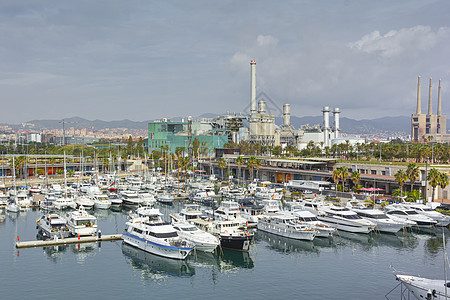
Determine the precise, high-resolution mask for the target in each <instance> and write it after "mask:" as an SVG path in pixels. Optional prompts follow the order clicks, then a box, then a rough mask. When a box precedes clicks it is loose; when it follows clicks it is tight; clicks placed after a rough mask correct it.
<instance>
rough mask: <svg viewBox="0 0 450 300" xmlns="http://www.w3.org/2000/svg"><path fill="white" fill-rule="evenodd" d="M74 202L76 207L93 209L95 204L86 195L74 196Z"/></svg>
mask: <svg viewBox="0 0 450 300" xmlns="http://www.w3.org/2000/svg"><path fill="white" fill-rule="evenodd" d="M75 203H76V204H77V206H78V207H84V208H85V209H93V208H94V205H95V203H94V201H92V200H91V199H89V197H88V196H86V195H79V196H76V198H75Z"/></svg>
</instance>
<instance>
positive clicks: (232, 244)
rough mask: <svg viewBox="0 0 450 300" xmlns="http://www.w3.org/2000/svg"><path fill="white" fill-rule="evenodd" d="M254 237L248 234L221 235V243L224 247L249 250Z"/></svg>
mask: <svg viewBox="0 0 450 300" xmlns="http://www.w3.org/2000/svg"><path fill="white" fill-rule="evenodd" d="M252 239H253V235H246V236H229V235H221V236H220V245H221V246H222V248H227V249H233V250H239V251H245V252H247V251H248V250H249V249H250V243H251V241H252Z"/></svg>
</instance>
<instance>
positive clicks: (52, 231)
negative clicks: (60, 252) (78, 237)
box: [36, 213, 71, 239]
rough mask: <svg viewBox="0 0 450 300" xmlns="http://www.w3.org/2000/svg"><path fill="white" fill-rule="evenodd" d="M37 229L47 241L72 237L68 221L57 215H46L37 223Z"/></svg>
mask: <svg viewBox="0 0 450 300" xmlns="http://www.w3.org/2000/svg"><path fill="white" fill-rule="evenodd" d="M36 229H37V230H38V233H39V234H41V235H42V236H43V237H44V238H45V239H53V238H55V237H57V238H67V237H69V236H70V234H71V233H70V231H69V228H68V227H67V220H66V219H64V218H63V217H61V216H60V215H58V214H55V213H49V214H45V215H43V216H42V217H40V218H39V219H38V220H37V221H36Z"/></svg>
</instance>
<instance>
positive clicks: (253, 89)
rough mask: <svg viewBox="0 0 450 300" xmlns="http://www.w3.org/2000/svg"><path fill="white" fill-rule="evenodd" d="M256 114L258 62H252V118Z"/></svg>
mask: <svg viewBox="0 0 450 300" xmlns="http://www.w3.org/2000/svg"><path fill="white" fill-rule="evenodd" d="M254 114H256V61H254V60H252V61H251V62H250V117H251V116H253V115H254Z"/></svg>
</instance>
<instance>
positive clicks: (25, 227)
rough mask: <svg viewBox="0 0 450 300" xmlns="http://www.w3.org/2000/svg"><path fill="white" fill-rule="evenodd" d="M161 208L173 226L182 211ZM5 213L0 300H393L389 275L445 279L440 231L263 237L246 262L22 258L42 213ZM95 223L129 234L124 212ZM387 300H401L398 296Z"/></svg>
mask: <svg viewBox="0 0 450 300" xmlns="http://www.w3.org/2000/svg"><path fill="white" fill-rule="evenodd" d="M159 208H160V209H161V212H163V213H164V214H165V216H166V217H167V216H168V214H169V213H170V212H173V211H176V210H177V206H176V205H175V206H173V207H171V206H170V207H169V206H159ZM0 213H2V214H6V219H5V221H4V222H2V223H0V266H1V272H0V282H1V283H2V287H3V288H2V291H1V296H0V298H1V299H57V298H59V299H61V298H63V299H82V298H85V299H155V298H161V299H212V298H220V299H386V298H385V295H386V294H387V293H388V292H389V291H390V290H391V289H393V288H394V287H395V286H396V285H397V284H398V282H397V281H396V280H395V276H394V274H393V269H392V268H390V266H391V265H392V266H393V267H394V268H395V269H396V270H397V271H398V272H401V273H406V274H411V275H420V276H424V277H429V278H439V279H442V278H443V276H444V263H443V261H444V258H443V257H444V251H443V240H442V229H441V228H438V229H434V230H430V231H428V232H400V233H398V234H396V235H393V234H380V233H378V234H349V233H340V235H339V236H336V237H335V238H334V239H332V240H329V239H317V238H316V239H315V240H314V241H313V242H304V241H292V240H288V239H285V238H281V237H278V236H274V235H271V234H266V233H262V232H258V233H257V234H256V235H255V243H254V244H253V245H252V248H251V251H250V252H249V253H244V252H238V251H231V250H223V251H218V253H217V254H207V253H201V252H196V253H194V255H192V256H190V257H189V258H188V259H187V260H186V261H178V260H171V259H166V258H161V257H158V256H154V255H152V254H149V253H145V252H142V251H141V250H138V249H135V248H133V247H129V246H127V245H123V243H122V241H114V242H102V243H86V244H72V245H63V246H52V247H44V248H29V249H20V250H18V249H16V248H15V243H16V241H17V237H18V236H19V239H20V240H21V241H26V240H35V239H36V232H37V230H36V220H37V219H38V218H39V217H40V216H41V213H40V212H39V210H28V211H26V212H21V213H19V214H11V213H5V212H4V211H3V212H0ZM94 214H95V215H96V216H97V218H98V224H99V228H100V229H101V231H102V234H115V233H121V232H122V231H123V229H124V228H125V222H126V220H127V212H126V211H110V210H104V211H95V212H94ZM448 235H449V232H448V230H447V229H445V236H446V239H447V237H448ZM446 245H448V241H447V240H446ZM388 297H389V299H400V288H398V289H396V290H394V292H392V293H391V294H389V296H388ZM411 299H412V298H411Z"/></svg>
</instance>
